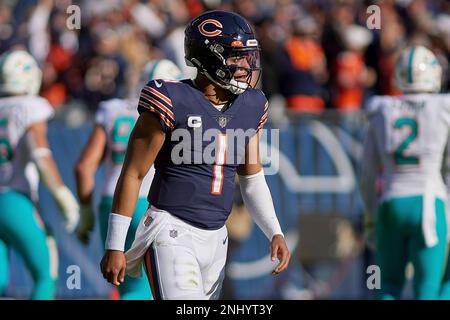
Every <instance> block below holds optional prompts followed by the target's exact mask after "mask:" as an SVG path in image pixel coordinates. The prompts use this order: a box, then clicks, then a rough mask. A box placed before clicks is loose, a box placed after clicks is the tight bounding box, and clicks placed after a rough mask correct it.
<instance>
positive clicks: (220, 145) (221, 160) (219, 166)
mask: <svg viewBox="0 0 450 320" xmlns="http://www.w3.org/2000/svg"><path fill="white" fill-rule="evenodd" d="M227 144H228V142H227V135H226V134H219V135H218V136H217V146H216V164H215V165H213V180H212V187H211V194H214V195H219V194H222V186H223V165H224V164H225V162H226V158H227V148H228V145H227Z"/></svg>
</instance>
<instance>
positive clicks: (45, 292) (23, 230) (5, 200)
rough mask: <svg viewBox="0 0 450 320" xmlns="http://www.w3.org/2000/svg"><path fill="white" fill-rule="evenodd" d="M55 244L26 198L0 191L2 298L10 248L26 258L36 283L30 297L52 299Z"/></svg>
mask: <svg viewBox="0 0 450 320" xmlns="http://www.w3.org/2000/svg"><path fill="white" fill-rule="evenodd" d="M51 242H52V245H49V244H50V243H51ZM54 244H55V242H54V239H53V238H52V237H50V236H48V235H47V233H46V231H45V227H44V225H43V223H42V221H41V219H40V217H39V215H38V214H37V210H36V209H35V207H34V205H33V203H32V202H31V200H30V199H29V198H28V197H27V196H26V195H24V194H22V193H19V192H16V191H8V192H0V295H2V294H3V292H4V290H5V288H6V286H7V285H8V280H9V279H8V278H9V261H8V249H9V248H12V249H13V250H15V251H16V252H17V253H18V254H19V255H20V256H21V257H22V258H23V261H24V262H25V265H26V267H27V268H28V270H29V271H30V274H31V276H32V278H33V280H34V288H33V291H32V294H31V298H32V299H36V300H47V299H53V298H54V293H55V284H56V277H57V270H54V271H53V272H52V270H51V269H52V266H53V267H54V266H57V259H58V255H57V252H56V246H55V245H54ZM52 273H54V274H52Z"/></svg>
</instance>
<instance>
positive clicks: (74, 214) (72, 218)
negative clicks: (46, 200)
mask: <svg viewBox="0 0 450 320" xmlns="http://www.w3.org/2000/svg"><path fill="white" fill-rule="evenodd" d="M53 195H54V197H55V200H56V203H57V204H58V207H59V209H60V211H61V213H62V215H63V217H64V219H65V220H66V222H65V225H64V227H65V229H66V231H67V232H69V233H72V232H74V231H75V228H76V226H77V225H78V221H79V220H80V206H79V205H78V202H77V200H76V199H75V197H74V196H73V194H72V192H71V191H70V190H69V188H67V187H66V186H61V187H58V188H57V189H56V190H55V192H54V194H53Z"/></svg>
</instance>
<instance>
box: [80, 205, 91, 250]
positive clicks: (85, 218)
mask: <svg viewBox="0 0 450 320" xmlns="http://www.w3.org/2000/svg"><path fill="white" fill-rule="evenodd" d="M93 229H94V211H93V210H92V207H91V205H86V204H82V205H81V221H80V224H79V225H78V228H77V238H78V240H80V242H81V243H83V244H84V245H87V244H88V243H89V240H90V236H91V232H92V230H93Z"/></svg>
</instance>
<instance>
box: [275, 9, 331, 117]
mask: <svg viewBox="0 0 450 320" xmlns="http://www.w3.org/2000/svg"><path fill="white" fill-rule="evenodd" d="M316 30H317V24H316V22H315V21H314V19H313V18H312V17H310V16H305V17H303V18H302V19H300V20H298V21H296V23H295V24H294V28H293V33H292V35H291V36H290V37H288V38H287V40H286V42H285V44H284V48H283V51H282V53H281V56H280V57H279V66H280V69H279V70H280V71H279V72H280V74H279V76H280V77H279V83H280V91H281V93H282V94H283V96H285V98H286V100H287V107H288V109H290V110H295V111H302V112H310V113H317V112H320V111H322V110H323V109H324V108H325V101H324V99H323V98H322V93H321V85H322V84H323V83H324V82H325V81H326V79H327V77H328V73H327V70H326V60H325V55H324V52H323V50H322V47H321V46H320V43H319V42H318V41H317V40H316V39H315V38H314V34H316Z"/></svg>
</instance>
